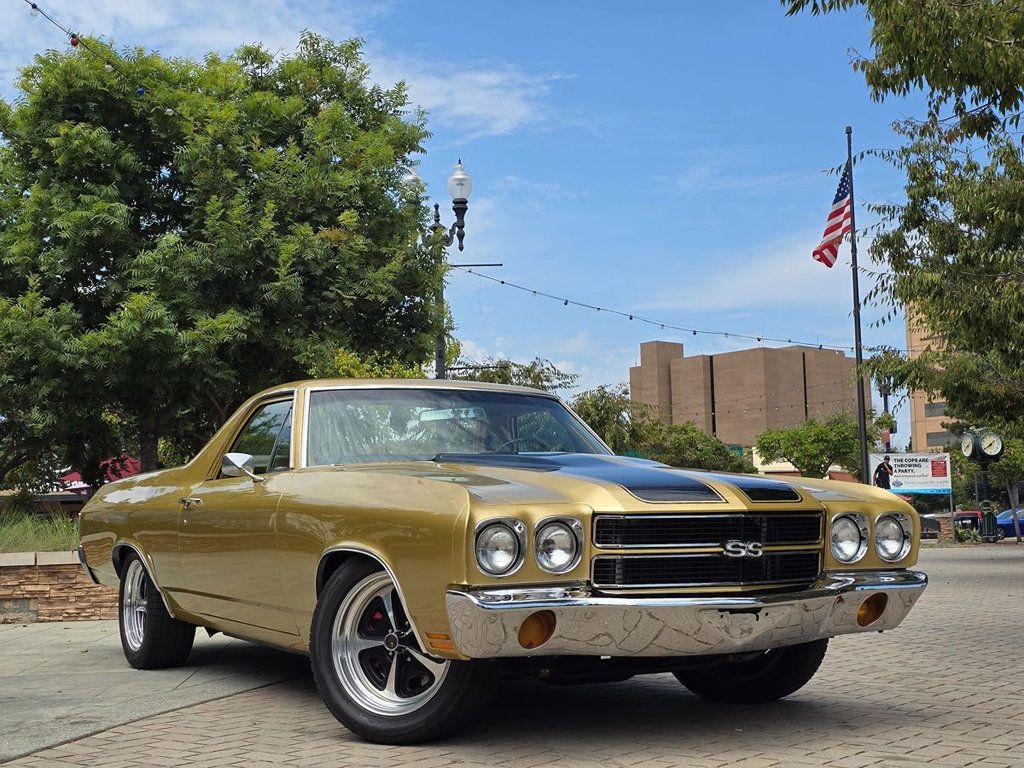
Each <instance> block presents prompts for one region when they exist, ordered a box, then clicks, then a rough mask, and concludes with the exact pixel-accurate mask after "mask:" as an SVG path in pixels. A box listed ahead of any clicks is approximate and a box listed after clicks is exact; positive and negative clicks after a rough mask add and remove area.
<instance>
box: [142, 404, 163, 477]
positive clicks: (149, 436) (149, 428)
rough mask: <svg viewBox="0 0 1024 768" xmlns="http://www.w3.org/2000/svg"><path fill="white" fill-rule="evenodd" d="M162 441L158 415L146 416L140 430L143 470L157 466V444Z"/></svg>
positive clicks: (149, 470) (150, 469) (149, 469)
mask: <svg viewBox="0 0 1024 768" xmlns="http://www.w3.org/2000/svg"><path fill="white" fill-rule="evenodd" d="M159 443H160V424H159V421H158V420H157V418H156V416H145V417H143V419H142V424H141V429H140V431H139V461H140V462H141V464H142V467H141V469H142V471H143V472H152V471H153V470H154V469H156V468H157V462H158V459H157V445H158V444H159Z"/></svg>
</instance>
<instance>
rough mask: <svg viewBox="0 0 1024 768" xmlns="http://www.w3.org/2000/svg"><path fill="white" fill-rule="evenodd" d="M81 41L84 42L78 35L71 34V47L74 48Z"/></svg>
mask: <svg viewBox="0 0 1024 768" xmlns="http://www.w3.org/2000/svg"><path fill="white" fill-rule="evenodd" d="M80 42H82V41H81V40H79V39H78V35H72V36H71V47H72V48H77V47H78V44H79V43H80Z"/></svg>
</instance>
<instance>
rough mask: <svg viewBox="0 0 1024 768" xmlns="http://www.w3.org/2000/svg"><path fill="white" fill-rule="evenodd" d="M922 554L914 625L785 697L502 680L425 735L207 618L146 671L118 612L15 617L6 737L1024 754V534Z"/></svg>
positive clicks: (370, 750) (201, 745)
mask: <svg viewBox="0 0 1024 768" xmlns="http://www.w3.org/2000/svg"><path fill="white" fill-rule="evenodd" d="M919 567H920V568H921V569H922V570H924V571H926V572H927V573H928V574H929V576H930V584H929V587H928V590H927V591H926V592H925V594H924V596H923V597H922V598H921V601H920V602H919V603H918V605H917V607H916V608H915V609H914V611H913V612H912V613H911V614H910V617H909V618H908V620H907V622H906V623H905V624H904V626H903V627H901V628H899V629H897V630H895V631H892V632H886V633H885V634H881V635H880V634H875V633H870V634H862V635H853V636H845V637H840V638H836V639H835V640H833V641H832V643H831V644H830V646H829V651H828V654H827V655H826V657H825V662H824V664H823V666H822V668H821V670H820V671H819V673H818V675H817V676H816V677H815V678H814V680H812V681H811V683H810V684H808V685H807V686H806V687H805V688H804V689H803V690H801V691H799V692H798V693H796V694H795V695H793V696H792V697H790V698H789V699H786V700H784V701H781V702H778V703H775V704H770V705H764V706H757V707H755V706H751V707H728V706H713V705H708V704H705V703H703V702H701V701H700V700H699V699H697V698H696V697H694V696H692V695H690V694H689V693H687V692H686V691H685V690H684V689H683V688H682V686H680V685H679V684H678V683H677V682H676V681H675V679H674V678H672V677H671V676H669V675H655V676H647V677H637V678H634V679H632V680H629V681H626V682H623V683H615V684H607V685H585V686H557V685H547V684H544V683H539V682H520V683H507V684H505V685H503V686H502V687H501V689H500V691H499V692H498V695H497V697H496V701H495V703H494V704H493V705H492V706H491V707H490V708H489V710H488V711H487V712H486V713H485V714H484V716H483V717H482V719H481V722H480V723H479V725H478V726H476V727H474V728H472V729H470V730H469V731H467V732H466V733H463V734H460V735H458V736H456V737H453V738H451V739H449V740H446V741H442V742H438V743H435V744H427V745H420V746H414V747H385V746H379V745H373V744H367V743H365V742H362V741H360V740H358V739H356V738H355V737H353V736H352V735H351V734H350V733H348V732H347V731H346V730H345V729H344V728H342V727H341V726H340V725H339V724H338V723H337V722H336V721H335V720H334V718H332V717H331V716H330V714H329V713H328V712H327V711H326V709H325V708H324V706H323V704H322V703H321V701H320V698H319V696H318V695H317V693H316V691H315V689H314V687H313V683H312V680H311V679H310V675H309V672H308V668H307V666H306V664H305V660H304V659H303V658H301V657H291V656H288V655H287V654H283V653H279V652H276V651H269V650H262V649H258V648H256V647H254V646H251V645H248V644H245V643H241V642H238V641H235V642H233V643H229V642H227V641H224V640H219V639H218V640H214V641H210V640H206V639H205V638H204V639H203V640H202V641H201V642H200V643H199V644H198V645H197V650H196V652H195V654H194V656H193V658H192V659H191V660H190V661H189V666H188V667H186V668H185V669H182V670H171V671H167V672H134V671H131V670H129V669H128V668H127V667H126V666H125V664H124V661H123V659H121V658H120V653H121V652H120V647H119V645H118V640H117V631H116V625H115V624H109V623H94V624H90V625H88V626H87V627H78V626H75V627H71V628H67V629H65V628H64V627H65V626H67V625H64V626H61V625H52V624H51V625H35V626H32V627H27V628H20V627H14V628H5V629H4V630H3V631H2V632H0V754H7V755H12V754H16V753H18V752H24V751H26V750H27V749H37V748H38V747H39V746H41V745H42V744H43V743H49V744H57V743H58V742H61V741H63V740H66V739H69V738H71V737H75V736H85V734H87V733H90V732H96V731H98V730H100V729H102V728H109V729H108V730H102V731H100V732H98V733H94V735H91V736H86V737H85V738H79V739H78V740H76V741H71V742H68V743H65V744H62V745H60V746H56V747H54V748H51V749H47V750H43V751H40V752H38V753H36V754H33V755H32V756H30V757H26V758H23V759H20V760H17V761H15V762H14V763H13V764H12V765H13V766H18V768H30V767H31V768H44V767H45V768H51V766H54V765H55V764H59V765H82V766H94V765H99V764H102V765H104V766H107V767H108V768H129V767H132V768H134V766H176V765H195V766H211V767H212V766H218V768H219V767H220V766H240V767H241V766H245V767H246V768H254V767H258V766H267V767H268V768H269V767H270V766H295V767H296V768H298V767H299V766H302V767H303V768H309V767H311V766H333V767H338V766H378V765H379V766H385V765H386V766H393V765H415V766H418V767H419V768H451V766H456V765H457V766H459V768H472V767H473V766H480V767H481V768H482V767H483V766H488V767H491V766H516V767H517V768H531V767H533V766H547V765H555V766H561V767H564V768H569V767H570V766H572V767H573V768H575V767H576V766H594V768H597V766H601V767H602V768H605V767H606V766H617V767H622V768H625V766H629V767H630V768H636V767H638V766H649V767H650V768H670V767H671V766H687V768H768V767H769V766H776V767H777V768H792V767H793V766H797V767H799V766H805V767H806V766H830V767H834V768H863V767H864V766H879V767H880V768H923V767H924V766H947V767H955V766H969V768H1021V766H1024V698H1022V684H1021V681H1022V680H1024V631H1022V627H1024V547H1015V546H999V547H980V546H979V547H955V548H937V549H929V550H926V551H925V552H923V553H922V556H921V564H920V566H919ZM86 651H87V652H88V653H86ZM84 659H88V661H84ZM83 663H84V666H83ZM286 677H287V678H290V679H288V680H287V681H285V682H281V683H277V684H268V683H272V682H273V681H274V680H275V679H277V680H282V679H284V678H286ZM261 686H262V687H261ZM218 697H220V698H218ZM195 702H203V703H198V704H197V703H195ZM163 710H172V711H165V713H164V714H160V715H156V716H151V717H147V716H146V715H147V714H149V713H152V712H159V711H163ZM55 722H61V723H63V725H62V726H61V729H55V728H54V725H53V724H54V723H55ZM117 723H120V725H117ZM12 725H16V726H17V727H14V728H12ZM109 726H113V727H109Z"/></svg>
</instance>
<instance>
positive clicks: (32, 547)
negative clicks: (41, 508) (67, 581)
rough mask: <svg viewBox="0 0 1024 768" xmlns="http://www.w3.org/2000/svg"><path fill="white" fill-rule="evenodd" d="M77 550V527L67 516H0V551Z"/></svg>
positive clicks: (11, 514)
mask: <svg viewBox="0 0 1024 768" xmlns="http://www.w3.org/2000/svg"><path fill="white" fill-rule="evenodd" d="M77 548H78V526H77V524H76V523H75V520H74V519H72V518H70V517H67V516H66V515H60V516H58V517H43V516H40V515H33V514H31V513H26V512H19V511H10V512H5V513H3V514H0V552H69V551H71V550H74V549H77Z"/></svg>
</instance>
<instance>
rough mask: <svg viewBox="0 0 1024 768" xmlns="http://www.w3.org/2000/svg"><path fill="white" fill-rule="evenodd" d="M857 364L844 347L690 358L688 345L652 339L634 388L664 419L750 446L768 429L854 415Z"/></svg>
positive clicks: (632, 380) (633, 371)
mask: <svg viewBox="0 0 1024 768" xmlns="http://www.w3.org/2000/svg"><path fill="white" fill-rule="evenodd" d="M855 367H856V366H855V362H854V360H853V359H852V358H848V357H846V356H845V355H843V354H842V353H841V352H834V351H829V350H821V349H817V348H814V347H798V346H795V347H783V348H781V349H769V348H764V347H758V348H756V349H745V350H741V351H738V352H725V353H722V354H718V355H696V356H693V357H686V356H685V355H684V353H683V345H682V344H677V343H675V342H668V341H648V342H645V343H643V344H641V345H640V365H638V366H635V367H632V368H630V369H629V389H630V396H631V397H632V398H633V400H636V401H637V402H641V403H646V404H648V405H650V406H652V407H653V408H655V409H656V411H657V413H658V416H659V418H660V419H661V420H662V421H663V422H665V423H666V424H682V423H684V422H687V421H692V422H693V423H694V424H696V425H697V426H698V427H699V428H700V429H702V430H703V431H704V432H706V433H708V434H709V435H715V436H716V437H718V438H719V439H720V440H722V441H723V442H725V443H729V444H731V445H742V446H744V447H747V446H751V445H753V444H754V440H755V439H756V438H757V436H758V435H759V434H760V433H761V432H763V431H764V430H766V429H777V428H780V427H793V426H796V425H798V424H800V423H801V422H803V421H804V420H805V419H807V418H808V417H814V418H827V417H829V416H832V415H834V414H836V413H842V412H847V413H852V414H856V412H857V390H856V387H855V385H854V371H855ZM870 391H871V390H870V388H868V397H869V398H870ZM868 407H869V408H870V400H869V402H868Z"/></svg>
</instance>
